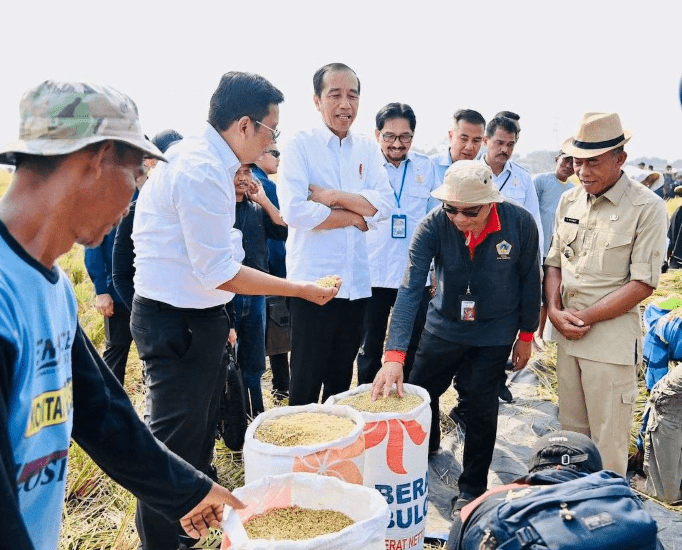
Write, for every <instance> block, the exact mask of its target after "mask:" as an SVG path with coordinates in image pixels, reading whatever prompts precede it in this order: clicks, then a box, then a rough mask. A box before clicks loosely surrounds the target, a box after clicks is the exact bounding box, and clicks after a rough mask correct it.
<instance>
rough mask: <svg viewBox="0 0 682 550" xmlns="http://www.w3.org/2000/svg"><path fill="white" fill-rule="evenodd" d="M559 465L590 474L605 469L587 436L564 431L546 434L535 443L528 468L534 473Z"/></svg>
mask: <svg viewBox="0 0 682 550" xmlns="http://www.w3.org/2000/svg"><path fill="white" fill-rule="evenodd" d="M559 465H561V466H570V467H573V468H575V469H578V470H582V471H585V472H590V473H592V472H598V471H600V470H602V469H603V468H604V466H603V465H602V461H601V455H600V454H599V449H597V446H596V445H595V444H594V441H592V440H591V439H590V438H589V437H587V436H586V435H583V434H579V433H576V432H568V431H564V430H561V431H558V432H552V433H548V434H545V435H543V436H542V437H541V438H540V439H538V440H537V441H536V442H535V445H533V450H532V452H531V456H530V461H529V464H528V467H529V469H530V471H531V472H533V471H534V470H538V469H542V468H545V467H547V466H559Z"/></svg>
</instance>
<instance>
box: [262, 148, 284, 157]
mask: <svg viewBox="0 0 682 550" xmlns="http://www.w3.org/2000/svg"><path fill="white" fill-rule="evenodd" d="M265 152H266V153H269V154H271V155H272V156H273V157H275V158H276V159H278V158H279V156H280V155H281V153H280V152H279V151H277V150H276V149H271V150H269V151H265Z"/></svg>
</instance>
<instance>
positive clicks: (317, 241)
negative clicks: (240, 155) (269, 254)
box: [277, 125, 393, 300]
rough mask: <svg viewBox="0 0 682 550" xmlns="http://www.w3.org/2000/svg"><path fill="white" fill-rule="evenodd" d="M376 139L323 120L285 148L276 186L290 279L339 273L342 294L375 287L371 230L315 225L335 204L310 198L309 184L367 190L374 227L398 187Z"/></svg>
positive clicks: (356, 294)
mask: <svg viewBox="0 0 682 550" xmlns="http://www.w3.org/2000/svg"><path fill="white" fill-rule="evenodd" d="M382 161H383V155H382V154H381V149H380V148H379V145H378V144H377V143H376V141H373V140H371V139H369V138H367V137H364V136H359V135H357V134H351V133H349V134H348V135H347V136H346V137H345V138H343V139H342V140H339V138H338V137H337V136H336V135H334V134H333V133H332V131H331V130H329V128H327V127H326V126H324V125H322V126H319V127H316V128H314V129H312V130H308V131H303V132H299V133H297V134H296V135H295V136H294V137H293V138H292V140H291V141H290V142H289V143H287V145H286V146H285V147H284V148H283V150H282V163H281V164H280V167H279V181H278V183H277V192H278V196H279V202H280V207H281V214H282V218H284V221H285V222H286V223H287V224H288V225H289V237H288V238H287V244H286V248H287V257H286V262H287V279H294V280H316V279H319V278H320V277H324V276H325V275H339V276H341V278H342V280H343V284H342V285H341V289H340V290H339V293H338V295H337V298H349V299H351V300H356V299H358V298H366V297H369V296H370V295H371V293H372V288H371V281H370V275H369V255H368V250H367V240H366V235H365V233H363V232H362V231H360V230H359V229H357V228H356V227H343V228H340V229H323V230H314V228H315V227H317V226H318V225H319V224H320V223H322V222H323V221H324V220H326V219H327V217H328V216H329V215H330V213H331V209H330V208H328V207H327V206H325V205H323V204H319V203H316V202H313V201H309V200H308V185H310V184H315V185H319V186H320V187H324V188H327V189H339V190H342V191H346V192H349V193H356V194H359V195H361V196H363V197H364V198H365V199H367V201H368V202H369V203H370V204H371V205H372V206H373V207H374V208H376V209H377V212H376V213H375V214H374V216H371V217H365V221H366V222H367V225H368V226H369V228H370V231H375V230H376V227H377V223H378V222H379V221H381V220H385V219H386V218H387V217H389V215H390V212H391V205H392V204H393V190H392V188H391V185H390V184H389V182H388V175H387V174H386V170H385V169H384V167H383V163H382Z"/></svg>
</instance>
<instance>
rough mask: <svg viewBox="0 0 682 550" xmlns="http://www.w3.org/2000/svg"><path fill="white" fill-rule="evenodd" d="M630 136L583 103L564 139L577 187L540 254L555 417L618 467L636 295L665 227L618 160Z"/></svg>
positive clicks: (650, 284) (637, 355)
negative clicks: (553, 331) (554, 352)
mask: <svg viewBox="0 0 682 550" xmlns="http://www.w3.org/2000/svg"><path fill="white" fill-rule="evenodd" d="M630 137H631V134H630V132H628V131H624V130H623V129H622V126H621V122H620V118H619V117H618V115H617V114H616V113H609V114H607V113H586V114H585V115H583V119H582V122H581V124H580V128H579V130H578V132H577V134H576V135H575V136H574V137H572V138H569V139H568V140H566V141H565V142H564V144H563V147H562V151H564V152H565V153H566V154H567V155H571V156H573V166H574V168H575V173H576V175H577V176H578V179H579V180H580V183H581V187H576V188H575V189H573V190H570V191H568V192H566V193H565V194H564V195H562V197H561V200H560V202H559V206H558V208H557V213H556V219H555V229H554V235H553V238H552V246H551V247H550V249H549V252H548V254H547V259H546V260H545V266H546V267H547V270H546V278H545V293H546V295H547V301H548V303H547V310H548V315H549V318H550V320H551V321H552V324H553V325H554V326H555V327H556V328H557V330H558V332H559V334H558V335H557V343H558V358H557V376H558V379H559V420H560V422H561V427H562V429H564V430H572V431H576V432H580V433H584V434H586V435H589V436H590V437H592V439H593V440H594V441H595V443H596V444H597V446H598V447H599V450H600V452H601V454H602V458H603V460H604V467H605V468H606V469H609V470H614V471H616V472H618V473H620V474H622V475H625V472H626V468H627V453H628V445H629V434H630V428H631V427H632V413H633V405H634V402H635V398H636V395H637V388H636V374H635V373H636V367H637V364H638V363H639V361H640V360H641V357H642V343H641V338H642V331H641V327H640V315H639V307H638V304H639V303H640V302H641V301H642V300H643V299H644V298H646V297H647V296H649V295H650V294H651V293H652V292H653V289H654V288H655V287H656V285H657V284H658V278H659V274H660V272H661V266H662V264H663V261H664V259H665V232H666V212H665V206H664V203H663V201H661V200H660V199H659V198H658V197H657V196H656V195H655V194H654V193H653V192H651V191H650V190H649V189H647V188H646V187H644V186H642V185H639V184H638V183H634V182H632V180H630V179H629V178H628V177H627V175H625V173H624V172H623V170H622V166H623V164H624V163H625V160H626V159H627V154H626V153H625V151H624V150H623V146H624V145H625V144H626V143H627V142H628V141H629V139H630Z"/></svg>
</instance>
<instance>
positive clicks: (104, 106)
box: [0, 80, 166, 164]
mask: <svg viewBox="0 0 682 550" xmlns="http://www.w3.org/2000/svg"><path fill="white" fill-rule="evenodd" d="M19 117H20V122H19V139H18V140H17V141H14V142H12V143H9V144H7V145H6V146H5V147H2V148H0V163H3V164H15V157H14V155H15V153H25V154H28V155H40V156H49V155H65V154H67V153H73V152H74V151H78V150H79V149H82V148H83V147H86V146H87V145H90V144H91V143H97V142H100V141H106V140H109V139H113V140H116V141H122V142H124V143H127V144H128V145H131V146H132V147H135V148H137V149H139V150H141V151H143V152H144V153H146V154H147V155H149V156H150V157H153V158H157V159H159V160H166V159H165V157H164V156H163V154H162V153H161V151H159V150H158V149H157V148H156V147H155V146H154V145H153V144H152V143H151V142H150V141H148V140H147V139H146V138H145V137H144V134H143V133H142V130H141V128H140V119H139V116H138V113H137V106H136V105H135V103H134V102H133V100H132V99H130V98H129V97H128V96H127V95H125V94H122V93H121V92H119V91H117V90H115V89H114V88H111V87H109V86H98V85H96V84H86V83H82V82H55V81H53V80H46V81H45V82H43V83H42V84H39V85H38V86H36V87H35V88H33V89H31V90H29V91H27V92H26V93H24V95H23V97H22V98H21V103H20V104H19Z"/></svg>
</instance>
